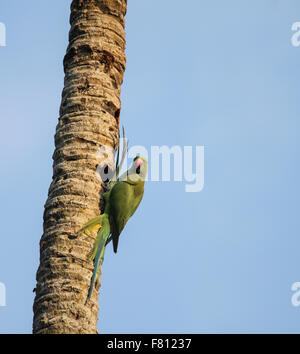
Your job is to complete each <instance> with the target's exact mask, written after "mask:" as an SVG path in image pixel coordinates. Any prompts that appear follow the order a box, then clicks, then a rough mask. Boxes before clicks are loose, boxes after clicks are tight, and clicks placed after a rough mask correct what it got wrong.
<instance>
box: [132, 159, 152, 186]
mask: <svg viewBox="0 0 300 354" xmlns="http://www.w3.org/2000/svg"><path fill="white" fill-rule="evenodd" d="M131 168H132V170H134V173H135V174H137V175H138V176H139V177H140V179H142V180H144V181H145V179H146V176H147V171H148V161H147V159H146V158H145V157H143V156H136V157H135V158H134V159H133V164H132V167H131Z"/></svg>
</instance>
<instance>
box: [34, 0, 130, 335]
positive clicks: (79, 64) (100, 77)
mask: <svg viewBox="0 0 300 354" xmlns="http://www.w3.org/2000/svg"><path fill="white" fill-rule="evenodd" d="M126 6H127V1H126V0H73V1H72V4H71V17H70V24H71V29H70V33H69V46H68V48H67V52H66V55H65V58H64V70H65V83H64V89H63V93H62V102H61V107H60V117H59V122H58V125H57V128H56V134H55V152H54V155H53V161H54V163H53V180H52V183H51V185H50V188H49V193H48V199H47V202H46V204H45V211H44V233H43V235H42V238H41V241H40V266H39V269H38V271H37V286H36V297H35V300H34V305H33V310H34V320H33V332H34V333H97V318H98V310H99V306H98V295H99V292H98V291H96V290H95V291H94V292H93V295H92V298H91V300H90V302H89V303H88V304H87V305H85V301H86V297H87V293H88V289H89V286H90V280H91V275H92V270H93V265H92V264H91V263H88V262H87V255H88V253H89V252H90V250H91V248H92V245H93V241H94V237H92V236H87V235H82V236H80V237H76V232H77V231H78V230H79V229H80V228H81V227H82V226H83V224H84V223H85V222H87V221H88V220H89V219H90V218H92V217H94V216H96V215H98V214H99V213H100V199H101V198H100V196H101V183H100V181H99V178H98V177H97V175H96V166H97V165H99V164H101V161H103V156H101V155H99V154H97V152H98V150H99V148H100V147H101V146H104V145H110V146H112V145H113V139H112V135H113V136H115V137H118V125H119V116H120V86H121V84H122V81H123V74H124V70H125V64H126V58H125V53H124V51H125V31H124V23H125V20H124V17H125V14H126Z"/></svg>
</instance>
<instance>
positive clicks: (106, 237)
mask: <svg viewBox="0 0 300 354" xmlns="http://www.w3.org/2000/svg"><path fill="white" fill-rule="evenodd" d="M147 170H148V161H147V159H146V158H145V157H142V156H136V157H135V158H134V160H133V163H132V165H131V167H130V168H129V170H128V171H126V172H125V173H124V174H122V175H121V176H120V177H119V178H117V179H116V181H113V186H112V188H111V189H110V190H109V191H107V192H105V193H104V194H103V198H104V203H105V204H104V212H103V214H101V215H99V216H97V217H96V218H94V219H91V220H90V221H89V222H87V223H86V224H85V225H84V226H83V227H82V228H81V230H79V232H78V234H79V235H80V234H82V233H84V232H86V231H91V230H93V229H95V228H98V229H99V230H98V233H97V237H96V239H95V242H94V246H93V249H92V250H91V252H90V254H89V258H88V260H89V261H90V262H91V261H94V271H93V276H92V279H91V285H90V289H89V293H88V297H87V301H88V300H89V299H90V297H91V295H92V292H93V286H94V283H95V281H96V286H100V275H101V274H100V269H101V264H102V262H103V258H104V252H105V248H106V245H107V244H108V243H109V242H110V241H111V240H112V242H113V249H114V252H115V253H116V252H117V249H118V243H119V236H120V234H121V232H122V230H123V229H124V227H125V225H126V223H127V221H128V220H129V218H130V217H131V216H132V215H133V214H134V212H135V211H136V209H137V207H138V206H139V204H140V202H141V200H142V198H143V194H144V184H145V178H146V175H147ZM118 172H119V167H118V170H117V172H116V174H118Z"/></svg>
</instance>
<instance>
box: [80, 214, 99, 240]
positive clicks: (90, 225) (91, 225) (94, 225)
mask: <svg viewBox="0 0 300 354" xmlns="http://www.w3.org/2000/svg"><path fill="white" fill-rule="evenodd" d="M100 226H101V215H99V216H97V217H95V218H93V219H91V220H89V221H88V222H87V223H86V224H85V225H84V226H83V227H82V228H81V229H80V230H79V231H78V233H77V235H78V236H80V235H81V234H83V233H87V232H89V233H90V234H91V233H92V231H94V230H95V229H99V228H100Z"/></svg>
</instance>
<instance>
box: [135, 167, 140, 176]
mask: <svg viewBox="0 0 300 354" xmlns="http://www.w3.org/2000/svg"><path fill="white" fill-rule="evenodd" d="M140 172H141V166H138V167H137V169H136V173H137V174H138V175H139V174H140Z"/></svg>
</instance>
